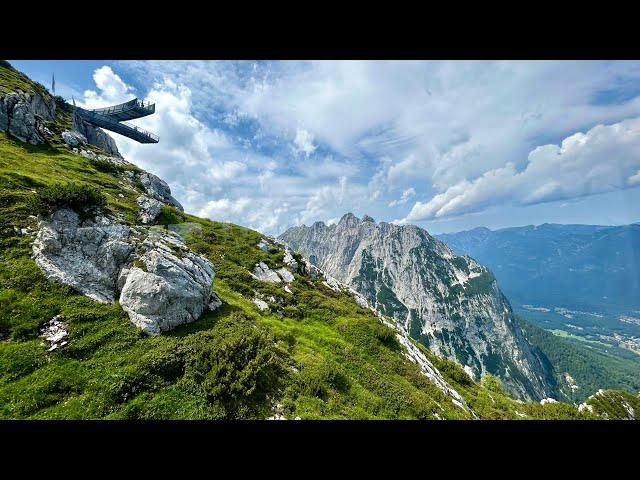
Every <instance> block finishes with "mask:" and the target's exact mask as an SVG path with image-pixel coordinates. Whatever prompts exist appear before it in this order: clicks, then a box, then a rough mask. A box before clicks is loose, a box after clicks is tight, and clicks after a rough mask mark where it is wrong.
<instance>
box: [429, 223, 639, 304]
mask: <svg viewBox="0 0 640 480" xmlns="http://www.w3.org/2000/svg"><path fill="white" fill-rule="evenodd" d="M438 238H439V239H440V240H442V241H443V242H445V243H446V244H447V245H449V246H450V247H451V248H452V249H453V251H455V252H456V253H458V254H459V255H469V256H471V257H473V258H475V259H476V260H478V261H479V262H481V263H483V264H484V265H487V266H488V267H489V268H490V269H491V271H492V272H493V273H494V274H495V276H496V278H497V279H498V282H499V283H500V285H501V286H502V288H503V290H504V292H505V294H506V295H507V297H508V298H509V299H510V300H511V301H512V302H513V303H516V304H518V305H522V304H532V305H537V306H547V307H549V306H550V307H553V306H558V307H564V308H569V309H574V310H587V311H594V312H610V313H623V312H624V313H627V314H631V313H632V312H633V310H640V225H639V224H631V225H624V226H613V227H608V226H598V225H556V224H548V223H545V224H543V225H539V226H532V225H529V226H526V227H514V228H504V229H500V230H495V231H492V230H489V229H486V228H476V229H473V230H469V231H463V232H458V233H451V234H442V235H438Z"/></svg>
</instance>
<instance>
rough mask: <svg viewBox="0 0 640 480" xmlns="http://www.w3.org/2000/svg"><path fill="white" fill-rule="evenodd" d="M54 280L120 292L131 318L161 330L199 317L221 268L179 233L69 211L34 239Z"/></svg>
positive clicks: (109, 296) (107, 296) (103, 298)
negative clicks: (214, 265)
mask: <svg viewBox="0 0 640 480" xmlns="http://www.w3.org/2000/svg"><path fill="white" fill-rule="evenodd" d="M33 255H34V259H35V261H36V263H37V265H38V266H39V267H40V268H41V269H42V271H43V272H44V273H45V275H46V276H47V278H49V279H51V280H55V281H58V282H60V283H63V284H65V285H69V286H71V287H73V288H74V289H75V290H77V291H79V292H81V293H83V294H84V295H87V296H88V297H90V298H93V299H94V300H97V301H100V302H113V301H115V300H116V299H117V298H118V297H119V299H120V305H121V306H122V308H123V310H124V311H125V312H127V314H128V315H129V319H130V320H131V321H132V322H133V323H134V324H135V325H137V326H138V327H140V328H141V329H142V330H143V331H145V332H146V333H149V334H151V335H156V334H159V333H160V332H162V331H166V330H170V329H172V328H174V327H176V326H177V325H180V324H183V323H188V322H191V321H194V320H196V319H197V318H199V317H200V316H201V315H202V313H203V312H204V311H205V310H206V309H207V308H208V307H209V305H212V306H213V305H215V304H216V303H217V302H216V301H213V302H212V291H211V287H212V284H213V278H214V271H213V266H212V265H211V263H210V262H209V261H208V260H207V259H206V258H204V257H201V256H199V255H196V254H194V253H193V252H191V251H189V249H188V248H187V247H186V246H185V245H184V243H183V241H182V239H181V238H180V236H179V235H178V234H176V233H173V232H166V231H163V230H159V229H155V228H147V227H128V226H126V225H122V224H120V223H117V221H115V220H114V219H113V218H108V217H104V216H97V217H95V218H92V219H86V220H82V219H81V218H80V217H79V216H78V214H77V213H76V212H74V211H73V210H70V209H67V208H64V209H60V210H58V211H56V212H55V213H54V214H53V215H52V216H51V218H48V219H42V220H41V221H40V223H39V230H38V234H37V236H36V239H35V241H34V243H33Z"/></svg>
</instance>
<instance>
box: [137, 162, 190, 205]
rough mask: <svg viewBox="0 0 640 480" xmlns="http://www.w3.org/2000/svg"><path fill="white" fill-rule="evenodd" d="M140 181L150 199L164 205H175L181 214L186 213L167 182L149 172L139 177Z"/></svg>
mask: <svg viewBox="0 0 640 480" xmlns="http://www.w3.org/2000/svg"><path fill="white" fill-rule="evenodd" d="M138 179H139V180H140V182H141V183H142V186H143V187H144V188H145V190H146V191H147V194H148V195H149V196H150V197H152V198H155V199H156V200H159V201H161V202H162V203H167V204H169V205H173V206H174V207H176V208H177V209H178V210H180V211H181V212H184V208H182V205H180V202H178V201H177V200H176V199H175V198H173V197H172V196H171V188H169V185H168V184H167V182H165V181H164V180H162V179H161V178H160V177H158V176H156V175H154V174H153V173H148V172H144V173H141V174H140V175H138Z"/></svg>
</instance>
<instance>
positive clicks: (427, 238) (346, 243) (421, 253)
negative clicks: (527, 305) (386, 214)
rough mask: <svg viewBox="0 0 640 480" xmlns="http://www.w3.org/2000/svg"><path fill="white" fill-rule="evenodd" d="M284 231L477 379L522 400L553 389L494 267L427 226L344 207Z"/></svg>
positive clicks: (293, 243)
mask: <svg viewBox="0 0 640 480" xmlns="http://www.w3.org/2000/svg"><path fill="white" fill-rule="evenodd" d="M279 238H280V239H281V240H283V241H285V242H286V243H288V244H289V245H290V247H291V248H293V249H295V250H298V251H300V252H301V253H302V254H303V255H304V256H305V257H307V258H309V259H310V260H311V261H312V262H313V263H315V264H316V265H317V266H318V267H320V268H321V269H322V270H324V271H325V272H327V273H328V274H329V275H331V276H332V277H335V279H337V280H339V281H340V282H343V283H345V284H347V285H349V286H351V287H352V288H353V289H355V290H356V291H357V292H359V293H360V294H361V295H362V296H363V297H364V298H365V299H366V300H367V302H368V303H369V304H370V305H372V306H373V307H374V308H375V309H376V310H378V311H380V312H381V313H383V314H384V315H387V316H389V317H392V318H394V319H395V320H396V321H397V323H398V324H399V325H400V326H401V327H402V328H403V329H404V330H405V331H406V332H407V334H408V335H409V336H410V337H412V338H414V339H416V340H418V341H420V342H421V343H423V344H424V345H425V346H427V347H428V348H429V349H430V350H431V351H433V352H434V353H435V354H436V355H440V356H445V357H448V358H450V359H454V360H457V361H458V362H459V363H460V364H461V365H462V366H463V367H466V368H465V370H466V371H467V372H470V373H471V375H472V377H473V378H475V379H478V378H479V377H480V376H481V375H483V374H485V373H492V374H494V375H496V376H498V377H499V378H500V379H501V380H502V383H503V385H504V386H505V388H506V389H507V390H509V391H510V392H511V393H512V394H513V395H515V396H517V397H518V398H521V399H523V400H528V399H537V400H539V399H542V398H546V397H550V396H552V395H553V391H554V390H553V388H552V386H551V385H549V380H548V378H550V374H549V372H547V370H546V367H545V366H544V364H543V362H542V361H541V359H540V358H539V357H538V356H537V355H536V354H535V352H534V350H533V349H532V347H531V345H530V344H529V343H528V342H527V341H526V339H525V338H524V335H523V334H522V332H521V330H520V329H519V327H518V325H517V324H516V321H515V319H514V316H513V312H512V310H511V306H510V305H509V302H508V301H507V299H506V298H505V297H504V295H502V293H501V291H500V289H499V288H498V285H497V283H496V281H495V279H494V277H493V275H492V274H491V272H489V271H488V270H487V269H486V268H485V267H483V266H482V265H480V264H478V263H477V262H475V261H474V260H473V259H471V258H469V257H461V256H456V255H454V254H453V252H451V250H450V249H449V248H448V247H447V246H446V245H445V244H444V243H442V242H440V241H439V240H437V239H435V238H433V237H432V236H431V235H429V234H428V233H427V232H426V231H425V230H423V229H421V228H418V227H416V226H413V225H406V226H399V225H393V224H390V223H386V222H381V223H375V221H374V220H373V219H372V218H371V217H367V218H366V219H363V220H360V219H358V218H357V217H355V216H354V215H353V214H347V215H345V216H343V217H342V219H341V220H340V221H339V222H338V223H337V224H334V225H331V226H327V225H325V224H324V223H323V222H316V223H314V224H313V225H312V226H311V227H306V226H301V227H294V228H291V229H289V230H287V231H286V232H285V233H284V234H283V235H281V236H280V237H279ZM325 281H327V284H328V285H329V287H330V288H332V282H331V281H330V280H325Z"/></svg>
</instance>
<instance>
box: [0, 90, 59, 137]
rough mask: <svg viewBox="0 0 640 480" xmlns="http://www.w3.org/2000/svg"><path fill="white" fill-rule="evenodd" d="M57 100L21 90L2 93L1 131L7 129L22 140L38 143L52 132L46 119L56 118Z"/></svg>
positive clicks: (0, 104) (52, 119)
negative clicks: (45, 122) (45, 123)
mask: <svg viewBox="0 0 640 480" xmlns="http://www.w3.org/2000/svg"><path fill="white" fill-rule="evenodd" d="M55 111H56V105H55V100H54V99H53V98H51V97H49V96H42V95H40V94H38V93H24V92H22V91H20V90H17V91H15V92H10V93H8V94H6V95H0V131H6V132H8V133H9V134H10V135H12V136H14V137H16V138H17V139H19V140H20V141H22V142H27V143H30V144H32V145H38V144H40V143H43V142H44V138H43V137H45V136H51V135H52V133H51V131H50V130H49V129H47V128H46V127H45V125H44V123H43V122H44V121H45V120H46V121H54V120H55V119H56V113H55Z"/></svg>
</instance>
